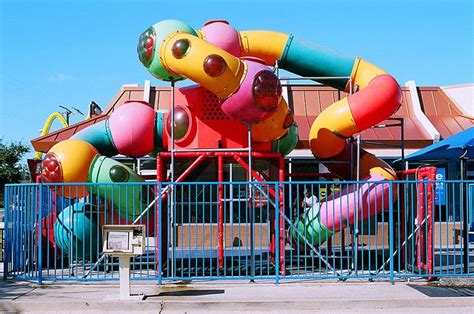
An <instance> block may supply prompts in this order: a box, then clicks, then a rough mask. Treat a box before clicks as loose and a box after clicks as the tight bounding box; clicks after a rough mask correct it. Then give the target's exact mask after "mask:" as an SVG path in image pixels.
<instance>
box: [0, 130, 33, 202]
mask: <svg viewBox="0 0 474 314" xmlns="http://www.w3.org/2000/svg"><path fill="white" fill-rule="evenodd" d="M29 150H30V149H29V148H28V146H26V145H25V144H23V143H22V142H12V143H10V144H5V143H3V139H2V138H0V207H3V190H4V186H5V184H7V183H17V182H20V181H22V180H24V179H26V177H25V175H26V173H27V172H26V173H25V166H24V165H21V163H20V161H21V158H23V156H24V155H25V154H26V153H27V152H29Z"/></svg>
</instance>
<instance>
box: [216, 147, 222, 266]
mask: <svg viewBox="0 0 474 314" xmlns="http://www.w3.org/2000/svg"><path fill="white" fill-rule="evenodd" d="M217 181H218V182H219V214H218V216H219V217H218V218H219V224H218V227H217V228H218V231H217V232H218V242H217V254H218V259H219V260H218V263H219V268H224V202H223V199H224V187H223V185H222V184H221V183H222V182H223V181H224V157H223V156H218V157H217Z"/></svg>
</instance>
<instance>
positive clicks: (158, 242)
mask: <svg viewBox="0 0 474 314" xmlns="http://www.w3.org/2000/svg"><path fill="white" fill-rule="evenodd" d="M161 188H162V184H161V182H158V200H157V202H158V207H157V208H158V217H156V213H155V226H156V225H158V230H155V232H156V234H157V235H158V236H157V237H155V239H156V241H155V245H158V256H157V257H156V258H158V284H159V285H161V284H162V283H163V272H162V260H161V257H162V252H163V251H162V250H163V246H162V245H161V244H162V243H163V241H162V237H163V233H162V230H163V228H162V227H163V224H162V220H161V217H162V210H163V208H162V195H161ZM155 252H156V250H155Z"/></svg>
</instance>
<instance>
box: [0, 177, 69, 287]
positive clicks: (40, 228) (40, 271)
mask: <svg viewBox="0 0 474 314" xmlns="http://www.w3.org/2000/svg"><path fill="white" fill-rule="evenodd" d="M38 189H39V197H38V198H39V200H38V201H39V202H38V203H39V204H38V220H39V221H38V238H39V241H38V285H42V284H43V264H42V263H43V261H42V259H43V252H42V251H43V244H42V243H43V241H42V239H41V236H42V234H43V223H42V220H43V217H42V214H43V213H42V212H41V208H42V207H43V193H42V192H43V184H41V183H40V184H39V185H38ZM5 205H6V204H5ZM4 230H5V229H4ZM4 232H5V231H4ZM48 236H49V235H48V234H47V233H46V237H48ZM71 238H72V237H71ZM3 271H4V272H7V271H8V269H4V270H3Z"/></svg>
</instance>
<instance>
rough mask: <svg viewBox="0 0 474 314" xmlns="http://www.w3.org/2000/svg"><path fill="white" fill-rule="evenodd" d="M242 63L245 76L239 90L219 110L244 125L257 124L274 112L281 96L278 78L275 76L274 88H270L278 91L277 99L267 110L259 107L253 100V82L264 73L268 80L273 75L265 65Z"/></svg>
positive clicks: (248, 61)
mask: <svg viewBox="0 0 474 314" xmlns="http://www.w3.org/2000/svg"><path fill="white" fill-rule="evenodd" d="M243 62H244V63H246V64H247V74H246V75H245V78H244V79H243V82H242V83H241V85H240V87H239V89H238V90H237V91H236V92H235V93H234V94H233V95H232V96H230V97H229V98H227V99H226V100H225V101H223V102H222V104H221V109H222V111H224V113H225V114H226V115H228V116H229V117H231V118H234V119H237V120H240V121H242V122H244V123H258V122H261V121H263V120H265V119H266V118H268V117H269V116H271V115H272V113H274V112H275V110H276V108H277V105H278V101H279V97H280V96H281V86H280V85H279V84H280V83H279V81H278V78H276V76H275V78H276V79H275V80H273V81H274V85H275V86H272V87H273V88H274V89H275V91H276V90H278V89H279V92H278V93H279V95H278V98H275V103H274V106H273V104H272V105H271V107H267V108H261V107H259V106H258V105H257V103H256V101H255V98H254V81H255V79H256V77H257V76H259V75H261V73H262V72H264V71H265V72H267V74H268V75H267V76H268V77H270V78H273V77H272V76H274V74H273V73H272V72H271V71H270V70H269V69H268V68H267V67H266V66H265V65H263V64H262V63H260V62H256V61H255V60H252V61H251V60H247V59H243ZM277 85H278V86H277Z"/></svg>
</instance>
